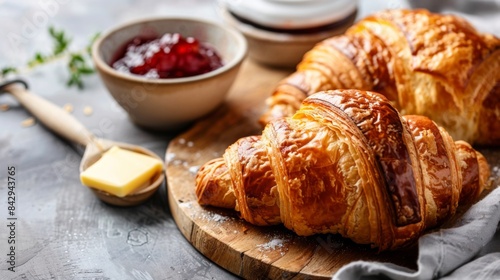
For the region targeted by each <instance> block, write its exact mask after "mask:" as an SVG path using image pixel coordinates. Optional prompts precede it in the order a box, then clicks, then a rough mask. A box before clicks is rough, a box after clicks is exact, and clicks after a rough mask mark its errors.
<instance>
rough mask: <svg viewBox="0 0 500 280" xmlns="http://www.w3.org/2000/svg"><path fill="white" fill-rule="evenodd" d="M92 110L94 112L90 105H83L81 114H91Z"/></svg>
mask: <svg viewBox="0 0 500 280" xmlns="http://www.w3.org/2000/svg"><path fill="white" fill-rule="evenodd" d="M93 112H94V110H93V109H92V107H90V106H85V107H83V114H84V115H85V116H90V115H92V113H93Z"/></svg>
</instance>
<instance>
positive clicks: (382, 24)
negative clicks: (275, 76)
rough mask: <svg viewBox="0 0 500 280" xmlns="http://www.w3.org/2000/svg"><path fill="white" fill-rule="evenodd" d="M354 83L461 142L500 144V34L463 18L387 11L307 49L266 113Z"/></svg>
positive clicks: (278, 113)
mask: <svg viewBox="0 0 500 280" xmlns="http://www.w3.org/2000/svg"><path fill="white" fill-rule="evenodd" d="M345 88H354V89H361V90H373V91H376V92H379V93H382V94H384V95H385V96H386V97H387V98H389V100H391V102H393V104H394V105H395V106H396V108H398V110H399V111H400V112H401V114H403V115H407V114H416V115H425V116H428V117H430V118H431V119H432V120H434V121H435V122H436V123H438V124H439V125H440V126H442V127H444V128H445V129H446V130H447V131H448V132H449V133H450V135H451V136H452V137H453V139H455V140H459V139H460V140H464V141H467V142H469V143H472V144H483V145H495V146H499V145H500V40H499V39H498V38H496V37H494V36H493V35H488V34H481V33H479V32H477V31H476V30H475V29H474V28H473V27H472V26H471V25H470V24H469V23H467V22H466V21H465V20H464V19H462V18H459V17H456V16H452V15H440V14H433V13H430V12H428V11H426V10H387V11H383V12H379V13H376V14H373V15H372V16H369V17H366V18H364V19H363V20H361V21H359V22H357V23H356V24H355V25H353V26H352V27H351V28H350V29H348V30H347V31H346V32H345V34H343V35H339V36H336V37H332V38H330V39H326V40H325V41H323V42H320V43H318V44H317V45H316V46H315V47H314V48H313V49H312V50H310V51H309V52H308V53H306V54H305V55H304V57H303V60H302V61H301V62H300V63H299V65H298V66H297V69H296V72H295V73H293V74H291V75H290V76H288V77H286V78H285V79H284V80H282V81H281V82H280V83H279V85H278V86H277V88H276V89H275V91H274V92H273V95H272V96H271V97H270V98H269V99H268V100H267V102H268V105H269V106H270V110H269V111H268V112H266V113H265V114H264V115H263V116H262V117H261V119H260V122H261V123H262V124H266V123H268V122H269V121H270V120H271V119H275V118H279V117H282V116H291V115H292V114H293V113H294V112H295V111H296V110H297V109H298V108H299V106H300V102H301V101H302V100H303V99H304V98H305V97H306V96H308V95H310V94H312V93H315V92H318V91H321V90H329V89H345Z"/></svg>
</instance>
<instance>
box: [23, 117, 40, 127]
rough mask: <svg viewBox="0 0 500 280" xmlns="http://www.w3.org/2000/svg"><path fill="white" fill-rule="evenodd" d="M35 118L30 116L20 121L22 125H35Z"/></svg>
mask: <svg viewBox="0 0 500 280" xmlns="http://www.w3.org/2000/svg"><path fill="white" fill-rule="evenodd" d="M35 123H36V122H35V119H34V118H32V117H30V118H27V119H25V120H24V121H22V122H21V125H22V127H30V126H33V125H35Z"/></svg>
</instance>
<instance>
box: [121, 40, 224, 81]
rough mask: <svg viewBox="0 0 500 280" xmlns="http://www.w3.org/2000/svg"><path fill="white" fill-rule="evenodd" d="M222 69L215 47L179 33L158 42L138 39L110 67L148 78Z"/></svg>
mask: <svg viewBox="0 0 500 280" xmlns="http://www.w3.org/2000/svg"><path fill="white" fill-rule="evenodd" d="M222 65H223V63H222V59H221V57H220V56H219V54H218V53H217V51H216V50H215V49H214V48H213V47H211V46H210V45H208V44H206V43H200V42H199V41H198V40H197V39H196V38H193V37H186V38H184V37H182V36H181V35H180V34H178V33H173V34H171V33H167V34H165V35H163V36H162V37H161V38H155V39H147V38H141V37H136V38H134V39H133V40H131V41H130V42H129V43H128V44H126V46H125V47H124V49H123V50H120V51H119V52H118V53H116V54H115V59H114V60H113V63H112V64H111V66H112V67H113V68H115V69H116V70H118V71H120V72H124V73H132V74H136V75H141V76H144V77H147V78H182V77H190V76H195V75H200V74H203V73H207V72H210V71H213V70H215V69H217V68H219V67H221V66H222Z"/></svg>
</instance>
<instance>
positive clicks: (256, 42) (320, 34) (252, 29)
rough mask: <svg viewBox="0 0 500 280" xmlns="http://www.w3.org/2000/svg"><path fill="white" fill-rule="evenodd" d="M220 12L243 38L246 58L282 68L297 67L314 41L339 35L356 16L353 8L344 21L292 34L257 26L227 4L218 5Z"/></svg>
mask: <svg viewBox="0 0 500 280" xmlns="http://www.w3.org/2000/svg"><path fill="white" fill-rule="evenodd" d="M221 13H222V16H223V18H224V21H225V22H226V23H228V24H229V25H231V26H233V27H234V28H236V29H238V30H239V31H240V32H241V33H243V35H244V36H245V38H246V39H247V42H248V56H249V57H250V58H252V59H253V60H255V61H257V62H259V63H261V64H264V65H268V66H272V67H285V68H294V67H295V66H297V64H298V63H299V62H300V61H301V60H302V57H303V56H304V54H305V53H306V52H307V51H308V50H310V49H312V48H313V47H314V45H315V44H316V43H318V42H320V41H322V40H324V39H326V38H329V37H332V36H334V35H338V34H342V33H343V32H344V31H345V30H346V29H347V28H348V27H350V26H351V25H352V24H353V22H354V20H355V18H356V11H355V12H354V13H352V14H351V15H349V16H348V17H347V18H345V19H344V20H342V21H340V22H337V23H335V24H331V25H329V26H328V27H326V28H321V29H318V30H316V31H314V30H313V29H311V32H298V33H293V32H287V31H286V30H284V31H278V30H273V29H264V28H261V27H259V26H257V25H254V24H251V23H249V22H247V21H244V20H241V19H240V18H238V17H236V16H235V15H234V14H233V13H231V12H229V10H228V9H227V7H222V8H221Z"/></svg>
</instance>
